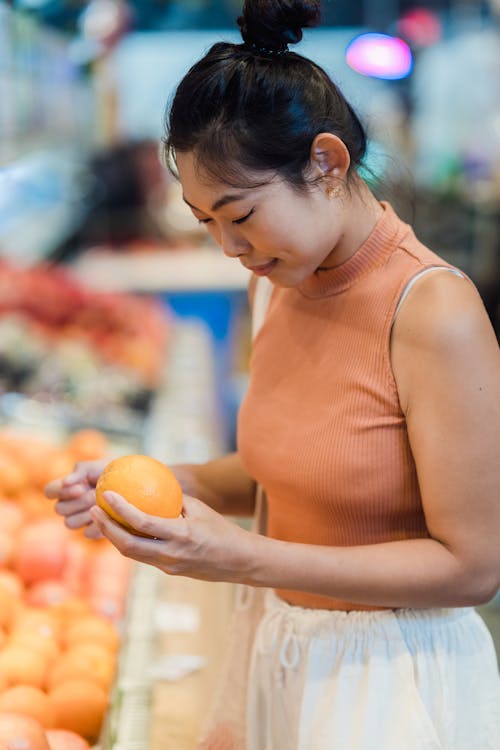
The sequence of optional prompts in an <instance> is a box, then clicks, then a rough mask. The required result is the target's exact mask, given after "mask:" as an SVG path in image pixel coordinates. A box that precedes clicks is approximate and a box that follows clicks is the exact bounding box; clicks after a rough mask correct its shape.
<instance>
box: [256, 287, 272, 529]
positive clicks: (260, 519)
mask: <svg viewBox="0 0 500 750" xmlns="http://www.w3.org/2000/svg"><path fill="white" fill-rule="evenodd" d="M272 291H273V285H272V284H271V282H270V281H269V279H268V278H266V277H265V276H261V277H260V278H258V279H257V282H256V284H255V292H254V298H253V309H252V339H254V338H255V337H256V336H257V334H258V332H259V331H260V328H261V326H262V324H263V322H264V319H265V317H266V312H267V307H268V305H269V300H270V299H271V293H272ZM266 528H267V504H266V495H265V492H264V490H263V488H262V487H261V486H260V485H257V492H256V496H255V512H254V517H253V523H252V531H254V532H255V533H256V534H263V535H265V533H266Z"/></svg>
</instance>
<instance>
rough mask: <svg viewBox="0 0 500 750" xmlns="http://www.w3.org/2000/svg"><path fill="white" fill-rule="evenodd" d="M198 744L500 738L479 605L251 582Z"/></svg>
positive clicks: (491, 655)
mask: <svg viewBox="0 0 500 750" xmlns="http://www.w3.org/2000/svg"><path fill="white" fill-rule="evenodd" d="M198 749H199V750H500V679H499V674H498V666H497V659H496V654H495V649H494V645H493V641H492V638H491V635H490V633H489V631H488V629H487V627H486V625H485V624H484V622H483V620H482V619H481V617H480V616H479V615H478V614H477V612H475V610H474V609H472V608H459V609H398V610H384V611H376V612H360V611H355V612H340V611H328V610H314V609H303V608H301V607H295V606H291V605H289V604H287V603H286V602H284V601H282V600H281V599H279V598H278V597H277V596H276V595H275V594H274V592H272V591H268V590H263V589H249V590H246V598H245V600H244V601H242V602H241V603H240V604H239V606H237V608H236V610H235V613H234V617H233V623H232V628H231V638H230V642H229V647H228V653H227V660H226V665H225V669H224V673H223V675H222V681H221V685H220V689H219V692H218V694H217V695H216V696H215V702H214V706H213V709H212V711H211V713H210V715H209V717H208V720H207V724H206V727H205V731H204V732H203V736H202V738H201V740H200V743H199V744H198Z"/></svg>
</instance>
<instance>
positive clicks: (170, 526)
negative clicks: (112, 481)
mask: <svg viewBox="0 0 500 750" xmlns="http://www.w3.org/2000/svg"><path fill="white" fill-rule="evenodd" d="M104 498H105V500H106V502H107V503H108V504H109V506H110V508H112V510H114V511H115V512H116V514H117V515H118V516H120V518H122V519H123V520H124V521H125V523H127V524H128V525H129V526H131V527H132V528H133V529H135V530H136V531H139V532H140V533H141V534H146V535H147V536H150V537H155V538H157V539H169V538H171V537H172V536H173V535H174V534H175V532H176V531H179V530H180V528H181V525H180V524H179V523H178V519H175V518H172V519H171V518H168V519H165V518H160V517H159V516H151V515H149V514H148V513H144V511H142V510H139V508H136V507H135V505H132V504H131V503H129V502H127V500H125V498H124V497H122V496H121V495H118V494H117V493H116V492H110V491H108V492H105V493H104ZM179 518H180V520H181V521H182V525H184V522H183V519H182V518H181V517H179Z"/></svg>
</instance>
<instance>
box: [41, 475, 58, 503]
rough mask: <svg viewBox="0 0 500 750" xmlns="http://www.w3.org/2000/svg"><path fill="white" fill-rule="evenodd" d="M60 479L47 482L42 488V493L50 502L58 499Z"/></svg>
mask: <svg viewBox="0 0 500 750" xmlns="http://www.w3.org/2000/svg"><path fill="white" fill-rule="evenodd" d="M62 486H63V484H62V479H54V480H53V481H52V482H49V483H48V484H46V485H45V487H44V490H43V491H44V493H45V494H46V496H47V497H48V498H50V499H51V500H53V499H55V498H58V497H59V495H60V493H61V490H62Z"/></svg>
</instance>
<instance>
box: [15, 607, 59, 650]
mask: <svg viewBox="0 0 500 750" xmlns="http://www.w3.org/2000/svg"><path fill="white" fill-rule="evenodd" d="M62 627H63V626H62V623H61V621H60V619H59V617H58V615H57V612H56V611H54V610H53V609H52V608H51V607H50V608H49V607H25V608H24V609H23V610H21V611H19V613H18V614H17V615H16V617H15V618H14V620H13V621H12V626H11V629H12V633H14V632H15V633H16V634H17V633H20V632H29V633H38V634H39V635H41V636H43V637H44V638H53V639H54V640H55V642H56V643H58V642H59V641H60V639H61V634H62Z"/></svg>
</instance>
